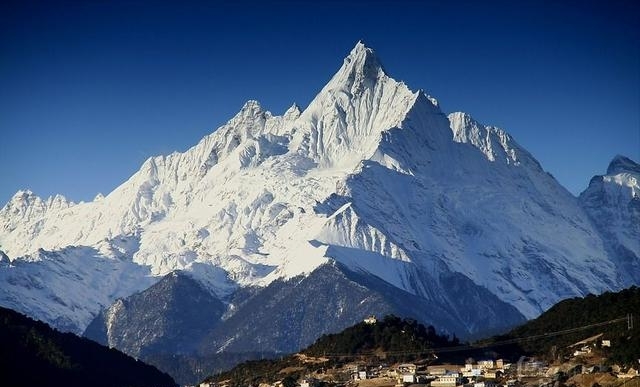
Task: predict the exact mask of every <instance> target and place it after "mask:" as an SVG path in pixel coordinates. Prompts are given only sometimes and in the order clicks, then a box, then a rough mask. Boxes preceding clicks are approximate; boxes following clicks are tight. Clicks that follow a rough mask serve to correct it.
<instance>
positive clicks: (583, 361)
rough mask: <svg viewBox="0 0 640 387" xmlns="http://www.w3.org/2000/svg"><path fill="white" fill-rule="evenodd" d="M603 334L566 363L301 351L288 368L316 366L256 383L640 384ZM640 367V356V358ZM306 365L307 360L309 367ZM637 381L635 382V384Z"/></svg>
mask: <svg viewBox="0 0 640 387" xmlns="http://www.w3.org/2000/svg"><path fill="white" fill-rule="evenodd" d="M601 336H602V335H597V336H594V337H590V338H587V339H585V340H582V341H580V342H578V343H575V344H573V345H572V347H575V348H576V349H575V351H574V352H573V353H572V355H570V358H568V359H565V360H564V361H562V362H555V363H553V364H549V363H547V362H544V361H541V360H538V359H536V358H528V357H521V358H520V359H519V360H518V361H517V362H514V363H510V362H507V361H505V360H503V359H496V360H493V359H483V360H477V361H476V360H474V359H467V361H466V362H465V364H434V363H437V360H438V359H437V356H434V358H431V359H429V360H424V359H422V360H420V361H416V362H415V363H398V364H387V363H384V362H379V363H375V362H371V361H367V362H365V361H352V362H349V363H345V364H344V365H342V366H341V367H336V368H325V367H323V364H324V363H326V362H328V360H329V359H327V358H313V357H308V356H305V355H303V354H296V355H295V357H297V358H298V360H299V362H300V364H301V366H300V367H289V368H287V369H283V370H281V371H280V373H281V374H282V375H283V376H285V375H290V374H292V373H295V372H296V371H302V370H305V369H309V367H308V365H309V364H315V365H316V366H317V367H316V370H315V371H314V372H311V373H307V374H305V375H304V376H303V377H301V378H298V379H296V380H293V379H292V378H291V377H288V378H287V377H283V378H282V379H281V380H277V381H275V382H273V383H260V384H259V385H257V386H254V387H326V386H344V387H429V386H430V387H517V386H519V387H534V386H535V387H561V386H576V387H594V386H595V387H605V386H620V387H627V386H628V387H637V386H639V385H640V373H639V372H638V368H640V367H638V366H636V367H635V368H634V367H629V368H627V369H623V368H621V367H620V366H616V365H613V366H605V365H603V364H604V363H603V360H604V359H603V358H601V357H600V356H599V355H598V354H597V352H598V351H597V349H598V348H602V347H607V346H610V345H611V342H610V341H609V340H601ZM638 362H639V364H638V365H639V366H640V359H638ZM302 365H305V366H304V367H303V366H302ZM230 382H231V381H230V380H228V381H222V382H218V383H213V382H205V383H201V384H200V385H199V387H231V386H232V383H230ZM629 382H631V383H629Z"/></svg>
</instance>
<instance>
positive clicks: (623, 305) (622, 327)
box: [492, 286, 640, 364]
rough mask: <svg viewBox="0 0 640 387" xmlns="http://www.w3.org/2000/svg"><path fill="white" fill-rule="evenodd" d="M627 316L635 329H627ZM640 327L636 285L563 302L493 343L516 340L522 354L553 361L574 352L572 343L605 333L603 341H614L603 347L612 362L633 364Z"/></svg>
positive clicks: (639, 294) (639, 298)
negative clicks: (632, 320)
mask: <svg viewBox="0 0 640 387" xmlns="http://www.w3.org/2000/svg"><path fill="white" fill-rule="evenodd" d="M628 314H634V315H633V318H634V319H635V321H634V323H633V328H632V329H628V323H627V318H626V317H627V315H628ZM639 325H640V288H638V287H636V286H633V287H631V288H628V289H625V290H622V291H620V292H606V293H603V294H601V295H599V296H595V295H588V296H586V297H584V298H581V297H576V298H571V299H567V300H564V301H561V302H559V303H558V304H556V305H554V306H553V307H552V308H551V309H549V310H548V311H546V312H545V313H543V314H542V315H540V317H538V318H536V319H534V320H531V321H529V322H527V323H526V324H523V325H521V326H519V327H517V328H515V329H513V330H512V331H510V332H509V333H507V334H506V335H502V336H496V337H494V338H493V339H492V341H497V342H505V341H517V345H518V347H519V348H520V350H521V351H522V352H523V353H528V354H535V355H539V356H544V357H546V358H548V359H549V360H553V359H554V358H555V359H559V358H560V359H561V358H563V357H565V356H567V355H568V354H570V353H572V352H574V351H575V349H576V348H573V347H570V346H571V345H572V344H574V343H577V342H579V341H581V340H583V339H585V338H588V337H592V336H595V335H598V334H600V333H602V334H603V336H602V339H607V340H611V348H606V349H605V348H603V351H604V354H605V355H606V356H607V358H608V360H609V362H610V363H622V364H631V363H636V362H637V359H640V326H639ZM565 331H568V332H565ZM556 332H558V334H554V333H556ZM523 338H529V339H523Z"/></svg>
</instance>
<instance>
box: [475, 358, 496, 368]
mask: <svg viewBox="0 0 640 387" xmlns="http://www.w3.org/2000/svg"><path fill="white" fill-rule="evenodd" d="M478 366H479V367H480V368H481V369H484V370H487V369H491V368H493V367H494V363H493V360H480V361H479V362H478Z"/></svg>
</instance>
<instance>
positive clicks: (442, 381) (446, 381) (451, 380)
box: [431, 372, 462, 387]
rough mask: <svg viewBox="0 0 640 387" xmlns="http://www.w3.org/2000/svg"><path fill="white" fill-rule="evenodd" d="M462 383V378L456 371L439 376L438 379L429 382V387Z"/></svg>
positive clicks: (445, 386) (450, 386)
mask: <svg viewBox="0 0 640 387" xmlns="http://www.w3.org/2000/svg"><path fill="white" fill-rule="evenodd" d="M461 384H462V378H461V377H460V374H459V373H457V372H454V373H451V374H447V375H442V376H439V377H438V379H436V380H434V381H433V382H431V387H455V386H459V385H461Z"/></svg>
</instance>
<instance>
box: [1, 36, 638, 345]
mask: <svg viewBox="0 0 640 387" xmlns="http://www.w3.org/2000/svg"><path fill="white" fill-rule="evenodd" d="M625 160H628V159H624V160H622V159H621V158H620V160H618V162H617V163H614V164H615V165H616V166H617V167H615V168H613V169H614V171H611V173H610V174H608V175H607V176H605V177H602V178H600V179H597V181H596V182H593V181H592V184H591V185H590V187H589V188H588V189H587V191H586V193H584V194H583V195H581V197H580V199H578V198H576V197H574V196H573V195H571V194H570V193H569V192H568V191H567V190H566V189H565V188H563V187H562V186H561V185H560V184H559V183H558V182H557V181H556V180H555V179H554V178H553V177H552V176H551V175H550V174H548V173H547V172H545V171H544V170H543V168H542V166H541V165H540V164H539V163H538V162H537V161H536V160H535V158H534V157H533V156H532V155H531V154H530V153H528V152H527V151H526V150H525V149H524V148H523V147H522V146H520V145H519V144H518V143H517V142H516V141H515V140H514V139H513V138H512V137H511V136H510V135H509V134H508V133H507V132H506V131H504V130H502V129H500V128H496V127H492V126H485V125H483V124H481V123H479V122H477V121H475V120H474V119H473V118H472V117H471V116H470V115H468V114H466V113H462V112H455V113H451V114H449V115H446V114H445V113H444V112H443V111H442V110H441V108H440V106H439V104H438V101H437V100H436V99H435V98H434V97H432V96H430V95H428V94H427V93H425V92H424V91H422V90H417V91H413V90H411V89H410V88H409V87H408V86H407V85H405V84H404V83H403V82H399V81H396V80H395V79H393V78H392V77H391V76H389V74H388V73H387V71H386V70H385V68H384V67H383V66H382V64H381V62H380V60H379V58H378V57H377V56H376V55H375V53H374V51H373V50H372V49H371V48H369V47H366V46H365V45H364V44H363V43H362V42H359V43H358V44H356V46H355V47H354V48H353V50H352V51H351V52H350V53H349V55H348V56H347V57H346V58H345V59H344V61H343V64H342V66H341V67H340V69H339V70H338V72H337V73H336V74H335V75H334V76H333V77H332V78H331V79H330V80H329V82H328V83H327V84H326V85H325V86H324V88H322V90H320V91H319V93H318V94H317V95H316V97H315V98H314V99H313V100H312V101H311V102H310V104H309V106H307V107H306V108H305V109H301V108H300V107H298V106H297V105H295V104H294V105H292V106H291V108H289V109H288V110H287V111H286V112H284V114H282V115H281V116H278V115H274V114H272V113H271V112H269V111H268V110H265V109H264V108H263V107H262V106H261V105H260V104H259V103H258V102H257V101H248V102H247V103H246V104H245V105H244V106H243V107H242V108H241V109H240V111H239V112H238V113H237V114H236V115H235V116H234V117H233V118H232V119H230V120H229V121H228V122H227V123H226V124H224V125H222V126H221V127H219V128H218V129H216V130H215V131H213V133H211V134H210V135H208V136H206V137H204V138H203V139H202V140H201V141H200V142H199V143H198V144H196V145H195V146H193V147H192V148H190V149H188V150H187V151H185V152H181V153H180V152H175V153H172V154H170V155H166V156H162V155H161V156H156V157H152V158H149V159H148V160H146V161H145V162H144V164H143V165H142V166H141V168H140V170H139V171H138V172H136V173H135V174H134V175H133V176H131V177H130V178H129V179H128V180H127V181H125V182H124V183H123V184H122V185H120V186H119V187H117V188H116V189H115V190H114V191H113V192H111V193H109V194H108V195H106V196H102V195H99V196H98V197H96V199H95V200H93V201H91V202H86V203H72V202H69V201H68V200H66V199H65V198H64V197H62V196H56V197H53V198H50V199H48V200H43V199H41V198H39V197H37V196H36V195H35V194H33V193H32V192H30V191H27V190H25V191H20V192H18V193H16V195H14V197H13V198H12V199H11V200H10V201H9V203H7V204H6V205H5V206H4V207H3V208H2V209H1V210H0V250H1V251H2V252H3V254H2V256H1V257H0V284H2V287H1V289H2V290H1V291H0V305H3V306H7V307H11V308H13V309H16V310H18V311H21V312H23V313H26V314H28V315H30V316H32V317H36V318H39V319H41V320H43V321H45V322H48V323H50V324H52V325H53V326H56V327H58V328H59V329H63V330H67V331H73V332H76V333H82V332H83V331H84V330H85V329H86V328H87V326H88V325H89V324H90V323H91V321H92V320H93V319H94V318H95V317H96V316H98V315H99V314H100V313H101V312H102V311H103V310H106V309H107V308H109V307H110V306H111V305H112V304H113V303H114V302H116V300H119V299H122V298H125V297H128V296H132V295H134V294H137V293H139V292H142V291H144V290H145V289H148V288H150V287H151V286H152V285H154V284H156V283H158V282H159V281H160V280H161V279H162V278H163V277H165V276H166V275H168V274H170V273H173V272H176V271H179V272H183V273H188V275H189V276H190V278H193V279H195V280H196V281H197V282H198V283H199V284H201V285H202V286H203V287H204V288H205V289H207V291H209V292H210V293H211V295H212V296H213V297H215V298H216V299H219V300H222V302H224V303H226V305H227V308H228V310H227V312H226V313H225V314H224V315H223V316H226V317H221V318H229V316H232V315H233V314H234V313H235V312H234V311H235V309H234V307H235V306H234V304H233V302H232V301H231V299H232V297H233V295H234V294H236V293H237V292H238V291H239V290H241V289H245V288H246V289H265V288H267V287H269V286H270V285H271V284H274V283H276V282H278V281H286V280H291V279H296V278H305V277H308V276H310V275H311V274H312V273H313V272H314V271H316V270H318V269H319V268H326V267H327V265H332V264H337V265H340V267H345V268H347V269H348V270H350V271H351V272H353V273H357V274H358V275H362V276H369V277H370V278H375V279H376V281H382V282H383V283H384V284H385V286H390V288H393V289H397V290H398V291H401V292H404V293H402V294H408V295H411V296H412V297H413V296H415V297H417V298H419V299H423V300H427V301H430V302H433V303H436V304H437V305H458V306H459V307H462V308H464V302H463V301H465V300H464V299H465V297H469V300H468V301H469V302H471V300H473V302H478V298H473V297H471V296H470V295H468V294H467V295H465V294H464V293H463V292H456V289H451V286H450V282H447V281H445V279H444V278H451V276H452V275H455V276H456V278H463V279H464V280H463V282H464V281H468V282H469V283H471V284H473V286H476V287H477V288H478V289H483V291H486V293H482V294H483V295H484V296H483V297H485V298H489V297H494V298H495V299H497V300H500V301H501V302H504V303H505V304H507V305H512V306H513V307H515V309H516V310H517V311H518V313H520V314H521V315H522V316H524V317H526V318H533V317H536V316H537V315H539V314H540V313H541V312H542V311H544V310H546V309H547V308H549V307H551V306H552V305H553V304H554V303H556V302H558V301H559V300H562V299H564V298H568V297H573V296H579V295H586V294H588V293H601V292H603V291H606V290H615V289H620V288H622V287H625V286H628V285H630V284H638V283H640V278H638V276H637V275H636V276H629V275H626V274H624V273H623V272H622V271H623V269H622V268H623V267H624V268H636V267H638V259H639V258H638V257H639V256H640V246H639V243H638V241H639V238H638V235H640V234H639V233H638V225H639V224H640V222H639V221H638V219H639V218H638V215H637V214H638V211H637V210H638V206H637V203H638V192H639V190H638V185H637V184H638V183H637V181H638V176H637V170H634V169H633V168H635V167H637V164H635V163H634V162H633V161H630V160H628V161H625ZM634 165H635V167H634ZM610 169H611V168H610ZM629 170H631V171H630V172H629ZM614 172H615V173H614ZM632 178H633V179H635V180H633V181H634V183H630V182H631V181H632V180H631V179H632ZM592 186H593V187H592ZM629 187H631V188H630V190H631V191H630V192H631V194H629V193H628V192H629ZM618 191H624V192H625V193H624V195H620V194H618V193H617V192H618ZM601 192H604V194H600V193H601ZM598 195H600V196H598ZM619 197H622V198H623V199H625V200H626V199H629V200H630V201H631V203H632V204H631V205H630V206H631V208H633V211H635V212H633V214H634V215H633V216H632V217H626V218H625V217H622V218H620V217H619V214H621V213H624V211H626V210H624V211H623V210H620V207H621V206H623V205H624V206H627V203H626V202H624V201H623V200H622V199H620V200H618V199H615V198H619ZM610 198H614V199H615V200H614V199H610ZM605 202H606V203H607V204H608V207H607V208H608V209H605V210H601V207H602V206H601V205H600V204H601V203H605ZM625 208H626V207H625ZM599 211H604V213H600V212H599ZM620 211H622V212H620ZM603 217H608V218H611V219H614V220H615V222H614V223H615V226H614V227H615V230H613V231H607V230H609V226H610V223H611V222H608V221H598V219H604V218H603ZM610 232H611V233H613V234H615V235H616V238H617V239H616V241H618V242H616V244H615V246H613V245H612V244H611V243H610V240H611V235H613V234H610ZM620 249H624V251H625V252H626V255H625V258H624V259H623V261H624V262H621V261H620V259H621V258H619V257H618V256H617V255H616V252H617V251H620ZM625 265H626V266H625ZM637 272H639V271H636V273H637ZM456 283H460V282H456ZM478 294H480V293H478ZM461 299H462V301H461ZM479 299H480V300H481V299H482V298H479ZM461 302H462V303H461ZM479 302H481V301H479ZM492 305H493V304H492ZM496 308H497V307H496ZM460 320H461V321H462V323H461V325H462V326H464V327H465V328H464V329H466V332H459V334H464V333H467V334H470V333H473V332H477V331H478V330H479V329H481V327H478V326H477V324H474V322H473V316H466V317H464V318H462V317H460ZM443 328H445V329H446V327H443Z"/></svg>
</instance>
